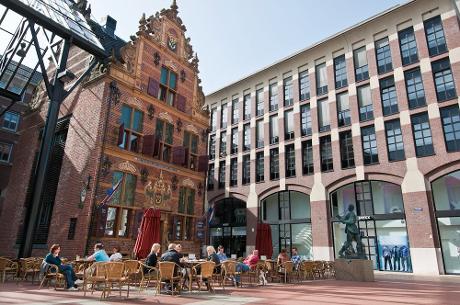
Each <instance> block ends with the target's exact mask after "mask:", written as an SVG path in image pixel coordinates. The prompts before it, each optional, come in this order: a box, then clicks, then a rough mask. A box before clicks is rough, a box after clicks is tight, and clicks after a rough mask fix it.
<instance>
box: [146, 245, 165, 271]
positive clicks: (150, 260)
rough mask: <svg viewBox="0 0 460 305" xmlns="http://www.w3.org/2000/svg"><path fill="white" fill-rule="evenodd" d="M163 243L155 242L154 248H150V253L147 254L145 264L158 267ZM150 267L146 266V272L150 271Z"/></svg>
mask: <svg viewBox="0 0 460 305" xmlns="http://www.w3.org/2000/svg"><path fill="white" fill-rule="evenodd" d="M160 249H161V245H160V244H157V243H155V244H153V246H152V249H151V250H150V254H149V255H148V256H147V259H146V260H145V264H146V265H147V266H150V267H156V266H157V262H158V255H159V254H160ZM149 270H150V269H148V268H144V274H145V273H148V271H149Z"/></svg>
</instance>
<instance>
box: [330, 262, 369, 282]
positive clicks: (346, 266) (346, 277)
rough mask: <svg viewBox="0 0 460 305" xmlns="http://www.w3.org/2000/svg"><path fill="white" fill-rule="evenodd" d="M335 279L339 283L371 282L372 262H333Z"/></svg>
mask: <svg viewBox="0 0 460 305" xmlns="http://www.w3.org/2000/svg"><path fill="white" fill-rule="evenodd" d="M335 278H336V279H337V280H341V281H356V282H373V281H374V269H373V268H372V261H371V260H368V259H345V258H338V259H336V260H335Z"/></svg>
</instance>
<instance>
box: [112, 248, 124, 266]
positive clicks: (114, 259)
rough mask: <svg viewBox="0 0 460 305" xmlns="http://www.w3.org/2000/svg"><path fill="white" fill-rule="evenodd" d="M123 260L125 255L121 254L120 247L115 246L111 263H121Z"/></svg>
mask: <svg viewBox="0 0 460 305" xmlns="http://www.w3.org/2000/svg"><path fill="white" fill-rule="evenodd" d="M122 259H123V255H121V253H120V247H118V246H115V247H113V250H112V255H110V258H109V261H111V262H121V261H122Z"/></svg>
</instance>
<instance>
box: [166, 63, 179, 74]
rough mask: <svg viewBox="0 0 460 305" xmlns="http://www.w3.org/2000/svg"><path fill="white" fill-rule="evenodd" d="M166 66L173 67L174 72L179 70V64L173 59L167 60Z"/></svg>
mask: <svg viewBox="0 0 460 305" xmlns="http://www.w3.org/2000/svg"><path fill="white" fill-rule="evenodd" d="M165 66H167V67H169V68H171V70H173V71H174V72H177V66H176V64H175V63H174V62H173V61H172V60H165Z"/></svg>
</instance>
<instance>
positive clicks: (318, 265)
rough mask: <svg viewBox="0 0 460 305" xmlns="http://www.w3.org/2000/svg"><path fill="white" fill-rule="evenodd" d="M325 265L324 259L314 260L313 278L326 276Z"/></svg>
mask: <svg viewBox="0 0 460 305" xmlns="http://www.w3.org/2000/svg"><path fill="white" fill-rule="evenodd" d="M325 270H326V269H325V267H324V262H323V261H314V267H313V279H315V278H316V279H322V278H324V273H325Z"/></svg>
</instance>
